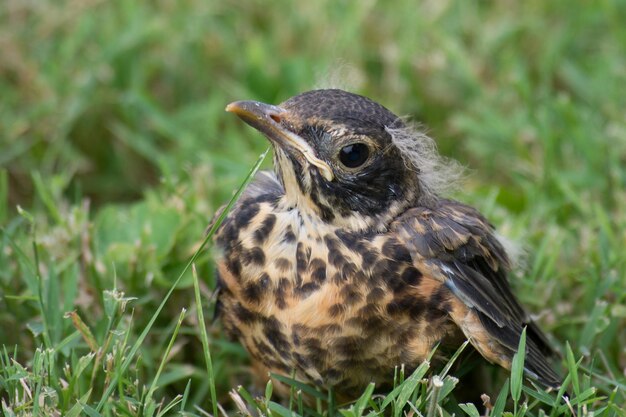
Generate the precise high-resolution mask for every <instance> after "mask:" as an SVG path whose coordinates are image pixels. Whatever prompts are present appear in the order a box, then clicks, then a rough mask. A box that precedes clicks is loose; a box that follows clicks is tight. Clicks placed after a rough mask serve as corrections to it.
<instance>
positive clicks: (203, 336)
mask: <svg viewBox="0 0 626 417" xmlns="http://www.w3.org/2000/svg"><path fill="white" fill-rule="evenodd" d="M192 273H193V291H194V294H195V298H196V312H197V315H198V326H200V340H201V341H202V351H203V353H204V363H205V364H206V370H207V373H208V374H209V389H210V391H211V405H212V406H213V416H215V417H217V394H216V392H215V375H213V361H212V360H211V351H210V350H209V336H208V335H207V331H206V325H205V323H204V313H203V312H202V299H201V298H200V286H199V285H198V272H197V271H196V265H195V264H194V265H193V267H192Z"/></svg>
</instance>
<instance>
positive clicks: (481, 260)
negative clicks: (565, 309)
mask: <svg viewBox="0 0 626 417" xmlns="http://www.w3.org/2000/svg"><path fill="white" fill-rule="evenodd" d="M392 228H393V229H395V232H396V233H397V236H398V237H399V238H400V240H401V241H403V243H404V244H405V245H406V247H407V248H408V250H409V251H410V253H411V256H412V258H413V262H414V263H415V264H416V266H417V267H418V268H420V267H421V268H422V269H426V270H427V271H428V272H429V273H430V274H432V275H433V277H434V278H437V279H440V280H441V281H443V282H444V284H445V285H446V287H448V288H449V290H450V291H451V292H452V294H453V295H454V296H455V297H456V298H457V299H458V300H460V301H461V302H462V303H463V304H464V305H465V306H466V307H467V308H469V309H470V310H471V311H472V312H473V313H475V314H472V317H476V320H475V321H476V323H475V324H476V325H478V326H480V329H481V331H486V332H487V334H488V336H489V339H490V341H496V342H497V345H498V347H499V351H500V354H502V352H504V355H505V356H507V359H508V361H510V359H511V358H512V356H513V354H514V353H515V352H516V351H517V346H518V343H519V339H520V336H521V334H522V330H523V328H524V327H526V328H527V342H526V343H527V353H526V370H527V372H528V373H529V375H530V376H532V377H535V378H536V379H538V380H539V381H540V382H542V383H544V384H546V385H547V386H551V387H556V386H558V385H559V377H558V376H557V375H556V374H555V373H554V371H553V370H552V368H551V367H550V365H549V364H548V362H547V360H546V356H549V355H551V354H552V353H553V350H552V348H551V347H550V345H549V343H548V340H547V338H546V337H545V335H544V334H543V333H542V332H541V330H540V329H539V328H538V326H537V325H536V324H535V323H534V322H533V321H532V320H531V319H530V317H529V316H528V314H527V313H526V312H525V310H524V309H523V308H522V306H521V305H520V303H519V301H518V300H517V299H516V297H515V296H514V295H513V293H512V292H511V287H510V285H509V283H508V281H507V277H506V275H507V272H508V270H509V260H508V257H507V254H506V252H505V250H504V248H503V247H502V245H501V243H500V242H499V241H498V239H497V238H496V237H495V235H494V233H493V232H494V231H493V227H492V226H491V225H490V224H489V222H488V221H487V220H486V219H485V218H484V217H483V216H482V215H481V214H480V213H478V211H476V210H475V209H473V208H471V207H469V206H466V205H464V204H461V203H458V202H455V201H451V200H440V201H439V202H437V203H436V205H435V206H434V207H432V208H423V207H419V208H414V209H411V210H408V211H407V212H406V213H405V214H403V215H402V216H401V217H399V218H398V219H397V220H396V221H395V222H394V224H393V225H392ZM453 320H455V321H457V320H458V318H455V317H453ZM457 324H458V325H459V327H461V329H462V330H463V331H464V332H466V336H467V337H468V338H469V339H470V340H471V341H472V342H474V341H475V340H474V338H473V337H472V335H471V334H467V333H468V332H470V331H469V330H468V329H469V328H468V326H467V325H464V326H462V325H461V323H459V322H457ZM477 348H479V347H478V346H477ZM479 351H481V352H482V353H484V351H485V349H484V347H483V349H482V350H481V349H480V348H479ZM487 359H493V358H487Z"/></svg>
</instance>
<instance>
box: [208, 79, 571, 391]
mask: <svg viewBox="0 0 626 417" xmlns="http://www.w3.org/2000/svg"><path fill="white" fill-rule="evenodd" d="M226 111H228V112H231V113H233V114H235V115H236V116H238V117H239V118H240V119H241V120H243V121H244V122H245V123H247V124H248V125H250V126H251V127H253V128H254V129H256V130H257V131H259V132H260V133H262V134H263V135H264V136H265V137H266V138H267V139H268V140H269V142H270V144H271V146H272V148H273V168H274V169H273V171H260V172H259V173H258V174H257V175H256V177H255V179H254V180H253V181H252V182H251V184H250V185H249V186H248V187H247V188H246V190H245V191H244V192H243V194H242V196H241V198H240V199H239V200H238V202H237V203H236V204H235V205H234V207H233V208H232V210H231V211H230V212H229V213H228V214H227V215H226V217H225V218H224V221H223V222H222V223H221V225H220V226H219V227H218V228H217V231H216V233H215V235H214V238H213V239H214V244H215V249H216V250H215V261H216V265H217V268H216V269H217V287H218V291H219V293H218V294H219V295H218V297H217V302H216V305H217V307H216V308H217V314H218V315H219V317H220V318H221V322H222V325H223V329H224V331H225V333H226V334H227V335H228V336H229V337H230V338H232V339H233V340H238V341H239V342H240V343H241V344H242V345H243V346H244V347H245V348H246V350H247V351H248V352H249V354H250V356H251V359H252V361H253V364H254V367H255V369H257V370H258V372H260V373H261V374H262V375H270V373H273V374H278V375H287V376H290V377H292V378H294V379H296V380H298V381H301V382H304V383H307V384H311V385H314V386H318V387H320V388H324V389H333V390H334V392H335V393H336V394H337V395H338V396H341V397H342V398H357V397H358V396H359V395H360V394H361V393H362V391H363V389H364V388H365V387H366V386H367V385H368V384H370V383H372V382H373V383H375V384H376V386H377V387H392V384H393V381H394V369H397V367H400V366H403V367H405V369H407V370H410V369H415V368H416V367H417V366H418V365H419V364H420V363H422V362H423V361H424V360H426V359H427V358H429V355H430V354H431V351H432V350H433V348H434V347H435V346H438V345H439V346H451V347H455V346H456V347H458V346H459V345H461V344H462V343H463V342H464V341H465V340H468V341H469V342H470V344H471V345H472V346H473V348H474V349H475V350H476V351H478V353H480V355H482V356H483V357H484V358H485V359H486V360H487V361H489V362H491V363H494V364H497V365H500V366H501V367H503V368H506V369H509V370H510V369H511V365H512V359H513V357H514V355H515V353H516V352H517V349H518V344H519V341H520V337H521V335H522V332H523V331H524V329H526V352H525V354H526V357H525V362H524V371H525V374H526V376H527V377H528V378H530V379H532V380H535V381H537V382H538V383H539V384H540V385H542V386H544V387H545V388H547V389H550V388H557V387H559V385H560V378H559V376H558V375H557V373H556V372H555V371H554V370H553V368H552V367H551V365H550V363H549V358H550V357H551V356H552V355H553V354H554V350H553V348H552V347H551V345H550V343H549V341H548V339H547V337H546V336H545V335H544V333H543V332H542V331H541V330H540V328H539V327H538V325H537V324H536V323H535V322H534V321H533V320H532V319H531V317H530V315H529V314H528V313H527V311H526V310H525V309H524V307H522V305H521V304H520V302H519V301H518V299H517V298H516V296H515V295H514V294H513V290H512V288H511V285H510V283H509V281H508V275H509V274H510V271H511V261H510V259H509V256H508V254H507V252H506V250H505V245H504V244H503V243H502V241H501V239H500V238H499V237H498V235H497V234H496V231H495V229H494V226H493V225H492V224H491V223H490V222H489V221H488V220H487V219H486V218H485V217H484V216H483V215H482V214H481V213H479V211H477V210H476V209H475V208H473V207H471V206H469V205H466V204H464V203H461V202H459V201H455V200H452V199H448V198H446V197H444V196H443V194H445V188H446V185H449V183H450V182H454V181H455V180H456V176H458V175H457V174H458V170H456V169H455V164H453V163H451V162H450V160H447V159H445V158H443V157H441V156H440V155H439V153H438V151H437V149H436V146H435V143H434V141H433V140H432V139H431V138H430V137H428V136H426V135H425V134H423V133H420V131H419V129H416V128H415V127H414V126H413V125H412V124H411V123H410V122H408V121H407V120H406V119H405V118H401V117H398V116H396V115H395V114H394V113H393V112H392V111H390V110H388V109H387V108H386V107H384V106H383V105H381V104H379V103H377V102H375V101H373V100H371V99H369V98H367V97H364V96H361V95H358V94H354V93H351V92H347V91H344V90H340V89H321V90H312V91H308V92H304V93H301V94H299V95H296V96H294V97H292V98H289V99H288V100H286V101H284V102H283V103H281V104H279V105H271V104H265V103H261V102H257V101H236V102H233V103H230V104H228V106H227V107H226ZM222 210H223V208H222ZM216 217H217V216H216ZM266 380H267V378H266ZM276 384H279V385H280V383H279V382H276ZM287 389H288V387H283V389H282V390H283V392H287V391H286V390H287Z"/></svg>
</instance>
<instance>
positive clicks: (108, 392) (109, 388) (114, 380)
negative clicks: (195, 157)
mask: <svg viewBox="0 0 626 417" xmlns="http://www.w3.org/2000/svg"><path fill="white" fill-rule="evenodd" d="M268 152H269V148H268V149H266V150H265V152H263V153H262V154H261V155H260V156H259V159H258V160H257V161H256V163H255V164H254V166H253V167H252V169H251V170H250V172H249V173H248V176H247V177H246V178H245V179H244V180H243V182H242V183H241V185H240V186H239V188H238V189H237V191H236V192H235V194H234V195H233V196H232V198H231V199H230V201H229V202H228V204H227V205H226V207H225V208H224V210H222V212H221V213H220V215H219V216H218V218H217V219H216V220H215V222H214V223H213V226H211V229H210V230H209V232H208V233H207V234H206V236H205V237H204V240H203V241H202V244H201V245H200V247H199V248H198V250H197V251H196V252H195V253H194V254H193V256H192V257H191V259H189V261H188V262H187V264H186V265H185V268H183V270H182V271H181V273H180V274H179V275H178V278H176V281H174V283H173V284H172V286H171V287H170V289H169V291H168V292H167V294H165V297H163V301H161V304H159V307H158V308H157V309H156V311H155V312H154V314H153V315H152V317H151V318H150V321H149V322H148V324H147V325H146V327H145V328H144V329H143V331H142V332H141V334H140V335H139V337H138V338H137V341H136V342H135V344H134V345H133V347H132V348H131V350H130V352H129V354H128V356H127V357H126V360H124V362H123V363H122V366H121V368H120V372H118V373H116V374H115V375H114V376H113V377H112V378H111V381H110V382H109V385H108V386H107V388H106V390H105V391H104V394H102V398H101V399H100V402H99V403H98V405H97V407H96V411H98V412H100V411H101V410H102V407H104V404H105V402H106V401H107V400H108V399H109V397H110V396H111V394H112V393H113V390H114V389H115V387H116V386H117V382H118V380H119V378H120V375H121V374H122V373H124V372H125V371H126V370H127V369H128V367H129V366H130V364H131V362H132V360H133V358H134V357H135V355H136V354H137V351H138V350H139V347H140V346H141V345H142V343H143V341H144V339H145V338H146V336H148V332H150V329H152V326H153V325H154V322H155V321H156V319H157V317H158V316H159V314H160V313H161V310H163V307H165V303H167V300H169V298H170V296H171V295H172V293H173V292H174V289H175V288H176V286H177V285H178V283H179V282H180V280H181V279H182V277H183V276H184V275H185V273H186V272H187V271H188V270H189V267H190V266H191V265H192V264H193V263H194V262H195V261H196V259H197V258H198V256H199V255H200V253H201V252H202V250H203V249H204V247H205V246H206V244H207V242H208V241H209V239H211V237H212V236H213V235H214V234H215V231H216V230H217V228H218V227H219V226H220V224H222V222H223V221H224V218H226V215H227V214H228V212H229V211H230V209H231V208H232V207H233V205H234V204H235V202H236V201H237V200H238V199H239V197H240V196H241V193H243V190H244V189H245V188H246V186H247V185H248V184H249V183H250V181H252V178H254V175H255V174H256V173H257V171H258V170H259V168H260V167H261V163H263V160H265V157H266V156H267V153H268Z"/></svg>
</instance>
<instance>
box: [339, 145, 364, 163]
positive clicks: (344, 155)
mask: <svg viewBox="0 0 626 417" xmlns="http://www.w3.org/2000/svg"><path fill="white" fill-rule="evenodd" d="M369 156H370V150H369V148H368V147H367V145H366V144H364V143H353V144H351V145H348V146H344V147H343V148H341V150H340V151H339V161H341V163H342V164H343V165H344V166H346V167H347V168H358V167H360V166H361V165H363V164H364V163H365V161H367V158H368V157H369Z"/></svg>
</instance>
